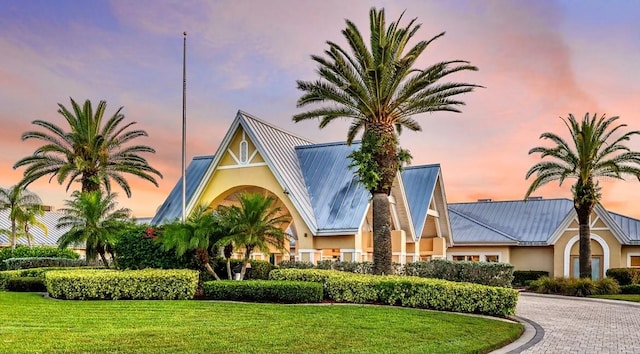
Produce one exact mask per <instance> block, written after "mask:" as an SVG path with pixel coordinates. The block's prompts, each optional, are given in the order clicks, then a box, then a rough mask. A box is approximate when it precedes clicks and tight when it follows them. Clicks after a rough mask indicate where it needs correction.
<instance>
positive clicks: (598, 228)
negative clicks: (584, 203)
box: [566, 227, 611, 232]
mask: <svg viewBox="0 0 640 354" xmlns="http://www.w3.org/2000/svg"><path fill="white" fill-rule="evenodd" d="M589 229H590V230H591V231H610V230H611V229H610V228H608V227H590V228H589ZM566 231H577V232H580V229H579V228H575V227H570V228H568V229H566Z"/></svg>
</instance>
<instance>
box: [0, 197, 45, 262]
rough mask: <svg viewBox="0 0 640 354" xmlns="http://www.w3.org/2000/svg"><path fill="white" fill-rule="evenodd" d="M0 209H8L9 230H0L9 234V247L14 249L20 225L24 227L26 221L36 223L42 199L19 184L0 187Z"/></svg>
mask: <svg viewBox="0 0 640 354" xmlns="http://www.w3.org/2000/svg"><path fill="white" fill-rule="evenodd" d="M0 210H9V220H10V222H11V230H2V231H3V233H5V234H8V235H9V240H10V243H11V249H15V248H16V240H17V237H18V234H19V231H20V230H19V228H20V226H22V228H24V225H25V224H24V223H26V222H29V223H31V224H33V225H38V224H37V223H38V221H37V220H36V219H35V216H36V215H39V214H40V213H42V200H41V199H40V197H39V196H38V195H37V194H35V193H33V192H30V191H28V190H27V189H25V187H24V186H23V185H21V184H17V185H15V186H13V187H11V188H0ZM45 229H46V228H45ZM45 229H43V230H45Z"/></svg>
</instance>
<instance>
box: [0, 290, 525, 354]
mask: <svg viewBox="0 0 640 354" xmlns="http://www.w3.org/2000/svg"><path fill="white" fill-rule="evenodd" d="M238 283H240V282H238ZM0 304H2V309H3V311H0V323H2V328H3V329H4V328H7V329H11V330H6V331H4V332H3V335H2V336H3V337H2V339H3V340H1V341H0V352H3V353H18V352H19V353H26V352H40V353H60V352H66V353H105V352H109V353H115V352H119V353H230V354H238V353H256V352H261V353H265V352H269V353H290V352H292V351H295V352H298V353H400V354H408V353H436V352H438V353H454V352H455V353H487V352H489V351H491V350H492V349H495V348H498V347H500V346H502V345H505V344H507V343H509V342H511V341H513V340H514V339H516V338H518V337H519V336H520V335H521V333H522V325H521V324H519V323H514V322H511V321H502V320H496V319H490V318H484V317H475V316H474V317H470V316H461V315H459V314H454V313H442V312H431V311H421V310H413V309H398V308H393V307H389V306H355V305H354V306H316V305H295V306H283V305H280V304H248V303H237V302H223V301H51V300H48V299H44V298H43V297H42V296H40V295H39V294H34V293H13V292H0ZM5 308H6V310H5ZM36 309H37V310H36ZM43 314H46V316H43ZM320 328H321V329H322V330H319V329H320ZM292 331H293V332H292ZM416 333H421V334H426V333H428V335H423V336H422V337H421V338H420V340H416ZM399 343H401V345H399Z"/></svg>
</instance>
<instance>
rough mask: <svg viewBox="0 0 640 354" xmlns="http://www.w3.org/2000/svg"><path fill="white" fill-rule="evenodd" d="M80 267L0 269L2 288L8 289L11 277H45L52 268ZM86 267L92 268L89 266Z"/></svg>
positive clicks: (57, 268) (0, 284)
mask: <svg viewBox="0 0 640 354" xmlns="http://www.w3.org/2000/svg"><path fill="white" fill-rule="evenodd" d="M67 269H78V268H65V267H51V268H31V269H19V270H5V271H0V289H4V290H7V283H8V282H9V280H10V279H13V278H19V277H31V278H42V279H43V278H44V273H46V272H50V271H52V270H67ZM86 269H91V267H87V268H86Z"/></svg>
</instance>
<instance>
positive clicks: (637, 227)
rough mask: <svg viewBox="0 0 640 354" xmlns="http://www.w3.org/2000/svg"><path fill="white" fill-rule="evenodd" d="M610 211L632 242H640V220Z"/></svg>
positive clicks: (610, 214)
mask: <svg viewBox="0 0 640 354" xmlns="http://www.w3.org/2000/svg"><path fill="white" fill-rule="evenodd" d="M608 213H609V216H611V218H612V219H613V221H614V222H615V223H616V224H618V226H620V229H622V232H624V233H625V235H626V236H627V237H628V238H629V240H630V241H631V242H632V243H636V242H640V220H638V219H634V218H630V217H628V216H624V215H620V214H618V213H614V212H611V211H610V212H608Z"/></svg>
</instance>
